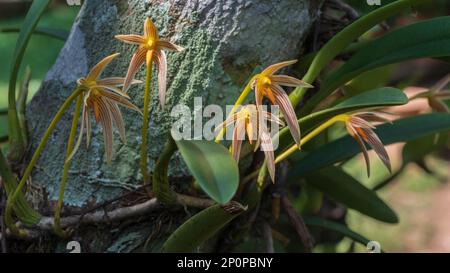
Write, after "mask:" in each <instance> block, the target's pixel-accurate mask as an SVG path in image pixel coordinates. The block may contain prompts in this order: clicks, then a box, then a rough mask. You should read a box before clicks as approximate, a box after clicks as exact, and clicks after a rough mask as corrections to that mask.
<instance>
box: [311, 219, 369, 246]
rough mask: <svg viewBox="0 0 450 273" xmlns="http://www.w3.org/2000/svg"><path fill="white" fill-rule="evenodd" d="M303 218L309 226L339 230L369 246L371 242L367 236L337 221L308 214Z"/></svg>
mask: <svg viewBox="0 0 450 273" xmlns="http://www.w3.org/2000/svg"><path fill="white" fill-rule="evenodd" d="M303 220H304V221H305V224H306V225H307V226H310V227H320V228H325V229H329V230H332V231H336V232H339V233H341V234H342V235H344V236H346V237H348V238H350V239H352V240H354V241H355V242H358V243H360V244H362V245H363V246H367V244H368V243H369V242H370V240H369V239H367V238H366V237H364V236H362V235H361V234H358V233H356V232H354V231H353V230H351V229H349V228H348V227H346V226H344V225H342V224H340V223H337V222H333V221H329V220H325V219H322V218H317V217H307V216H305V217H303Z"/></svg>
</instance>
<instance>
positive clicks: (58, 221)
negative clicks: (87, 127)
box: [53, 95, 83, 237]
mask: <svg viewBox="0 0 450 273" xmlns="http://www.w3.org/2000/svg"><path fill="white" fill-rule="evenodd" d="M82 103H83V96H81V95H79V96H78V99H77V103H76V106H75V112H74V114H73V120H72V127H71V129H70V135H69V140H68V142H67V151H66V159H65V161H64V170H63V175H62V178H61V185H60V189H59V198H58V204H57V205H56V210H55V222H54V226H53V229H54V231H55V233H56V234H58V235H59V236H61V237H65V236H66V235H67V234H66V232H65V231H64V230H63V229H62V228H61V210H62V205H63V199H64V192H65V190H66V184H67V176H68V174H69V165H70V161H69V160H68V159H69V156H70V155H71V153H72V150H73V144H74V139H75V134H76V132H77V125H78V117H79V115H80V111H81V105H82Z"/></svg>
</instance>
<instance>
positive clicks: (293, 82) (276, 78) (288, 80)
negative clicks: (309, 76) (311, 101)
mask: <svg viewBox="0 0 450 273" xmlns="http://www.w3.org/2000/svg"><path fill="white" fill-rule="evenodd" d="M270 79H271V80H272V82H273V84H278V85H283V86H291V87H298V86H300V87H306V88H313V87H314V86H312V85H311V84H309V83H306V82H305V81H302V80H299V79H297V78H294V77H291V76H287V75H273V76H270Z"/></svg>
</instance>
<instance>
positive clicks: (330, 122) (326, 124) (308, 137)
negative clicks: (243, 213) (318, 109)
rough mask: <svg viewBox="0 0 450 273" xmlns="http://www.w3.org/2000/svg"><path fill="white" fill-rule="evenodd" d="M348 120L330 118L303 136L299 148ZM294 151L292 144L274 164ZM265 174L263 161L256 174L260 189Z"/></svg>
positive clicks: (296, 148) (344, 118) (295, 148)
mask: <svg viewBox="0 0 450 273" xmlns="http://www.w3.org/2000/svg"><path fill="white" fill-rule="evenodd" d="M348 118H349V115H347V114H342V115H337V116H334V117H333V118H331V119H329V120H327V121H326V122H324V123H322V124H321V125H320V126H319V127H317V128H315V129H314V130H312V131H311V132H310V133H308V134H307V135H306V136H304V137H303V138H302V139H301V140H300V147H301V146H302V145H304V144H306V143H307V142H308V141H310V140H311V139H313V138H314V137H316V136H317V135H319V134H320V133H322V132H323V131H324V130H326V129H327V128H329V127H330V126H331V125H333V124H335V123H336V122H339V121H342V122H346V121H347V120H348ZM296 151H298V146H297V144H294V145H292V146H291V147H290V148H289V149H287V150H286V151H284V152H283V153H281V154H280V155H279V156H277V157H276V158H275V164H277V163H279V162H281V161H283V160H284V159H286V158H287V157H288V156H290V155H291V154H293V153H294V152H296ZM266 174H267V162H266V160H264V163H263V165H262V166H261V169H259V172H258V180H257V184H258V185H259V186H260V187H261V185H263V182H264V179H265V177H266ZM250 175H251V176H252V177H255V176H256V174H255V173H251V174H250ZM249 179H251V177H245V178H244V180H245V181H248V180H249Z"/></svg>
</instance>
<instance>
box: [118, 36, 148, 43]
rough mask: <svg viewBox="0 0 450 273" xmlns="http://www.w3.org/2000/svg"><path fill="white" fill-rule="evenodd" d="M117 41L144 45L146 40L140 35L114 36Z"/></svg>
mask: <svg viewBox="0 0 450 273" xmlns="http://www.w3.org/2000/svg"><path fill="white" fill-rule="evenodd" d="M114 38H116V39H117V40H120V41H122V42H125V43H127V44H133V45H139V44H145V43H146V39H145V38H144V37H142V36H140V35H135V34H129V35H116V36H114Z"/></svg>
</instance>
